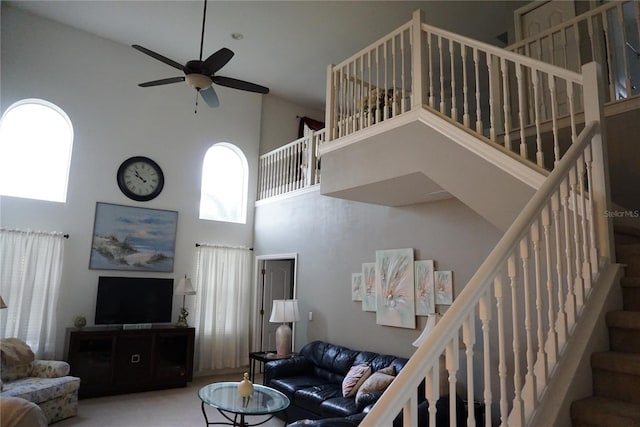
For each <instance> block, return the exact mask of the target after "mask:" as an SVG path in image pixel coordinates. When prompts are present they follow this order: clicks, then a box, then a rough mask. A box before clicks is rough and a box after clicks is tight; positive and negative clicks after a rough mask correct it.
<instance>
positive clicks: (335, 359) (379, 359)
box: [264, 341, 424, 422]
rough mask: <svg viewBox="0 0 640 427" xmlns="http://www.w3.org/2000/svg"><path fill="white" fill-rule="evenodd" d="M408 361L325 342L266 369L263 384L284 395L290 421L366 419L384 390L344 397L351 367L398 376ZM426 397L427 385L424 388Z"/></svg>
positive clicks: (307, 348)
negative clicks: (389, 369)
mask: <svg viewBox="0 0 640 427" xmlns="http://www.w3.org/2000/svg"><path fill="white" fill-rule="evenodd" d="M407 360H408V359H406V358H402V357H396V356H391V355H383V354H378V353H373V352H369V351H356V350H351V349H349V348H347V347H342V346H338V345H334V344H330V343H327V342H324V341H313V342H310V343H309V344H306V345H305V346H304V347H303V348H302V349H301V350H300V352H299V354H298V355H296V356H293V357H291V358H287V359H278V360H272V361H269V362H267V363H265V365H264V384H265V385H267V386H269V387H272V388H275V389H276V390H279V391H281V392H282V393H284V394H285V395H286V396H287V397H288V398H289V400H290V401H291V405H290V406H289V408H288V409H287V411H286V413H285V415H286V417H287V421H289V422H292V421H296V420H301V419H311V420H317V419H322V418H347V417H354V419H358V418H360V419H361V418H363V417H364V414H363V411H365V409H366V408H367V407H370V406H371V405H372V404H374V403H375V402H376V401H377V400H378V398H379V397H380V396H381V395H382V393H383V392H384V390H382V391H377V392H371V393H366V394H364V395H361V396H359V398H358V400H357V401H356V398H355V397H353V396H352V397H344V396H343V393H342V382H343V380H344V378H345V376H346V375H347V373H348V372H349V370H350V369H351V367H352V366H356V365H361V364H367V365H369V366H370V367H371V370H372V372H374V373H375V372H376V371H378V370H380V369H383V368H387V367H389V366H392V367H393V368H394V370H395V373H396V375H397V373H399V372H400V371H401V370H402V368H403V367H404V366H405V364H406V363H407ZM421 388H422V392H419V394H418V395H419V396H424V384H423V385H421Z"/></svg>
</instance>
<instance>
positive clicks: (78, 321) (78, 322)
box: [73, 316, 87, 329]
mask: <svg viewBox="0 0 640 427" xmlns="http://www.w3.org/2000/svg"><path fill="white" fill-rule="evenodd" d="M73 326H75V327H76V328H78V329H81V328H84V327H85V326H87V319H86V318H85V317H84V316H76V318H75V319H73Z"/></svg>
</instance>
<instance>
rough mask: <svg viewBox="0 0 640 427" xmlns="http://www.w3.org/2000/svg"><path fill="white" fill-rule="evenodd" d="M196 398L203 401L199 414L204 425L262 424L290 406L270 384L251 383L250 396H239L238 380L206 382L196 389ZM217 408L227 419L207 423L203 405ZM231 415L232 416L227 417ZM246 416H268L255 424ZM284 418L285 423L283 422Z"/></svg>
mask: <svg viewBox="0 0 640 427" xmlns="http://www.w3.org/2000/svg"><path fill="white" fill-rule="evenodd" d="M198 397H200V400H202V404H201V408H202V415H204V420H205V422H206V423H207V425H208V426H209V425H231V426H238V427H250V426H257V425H260V424H264V423H266V422H267V421H269V420H270V419H271V418H273V417H274V415H275V414H276V413H278V412H282V411H284V410H285V409H287V408H288V407H289V398H288V397H287V396H285V395H284V394H282V393H280V392H279V391H278V390H274V389H272V388H271V387H266V386H263V385H258V384H254V385H253V394H252V395H251V396H249V397H244V398H243V397H242V396H240V394H239V393H238V383H236V382H222V383H213V384H209V385H206V386H204V387H202V388H201V389H200V391H199V392H198ZM205 404H206V405H209V406H211V407H213V408H216V409H217V410H218V412H220V414H221V415H222V416H223V417H224V418H225V419H226V420H228V422H210V421H209V419H208V418H207V413H206V412H205V410H204V405H205ZM230 414H233V418H232V417H231V416H230ZM247 415H250V416H251V415H269V417H268V418H267V419H266V420H264V421H261V422H259V423H255V424H249V423H248V422H247V421H246V420H245V417H246V416H247ZM286 424H287V423H286V421H285V425H286Z"/></svg>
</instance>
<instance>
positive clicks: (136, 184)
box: [117, 156, 164, 201]
mask: <svg viewBox="0 0 640 427" xmlns="http://www.w3.org/2000/svg"><path fill="white" fill-rule="evenodd" d="M117 179H118V187H120V190H122V192H123V193H124V194H125V195H126V196H127V197H129V198H130V199H133V200H138V201H147V200H151V199H154V198H155V197H156V196H158V194H160V192H161V191H162V187H163V186H164V175H163V173H162V169H160V166H158V164H157V163H156V162H154V161H153V160H151V159H149V158H147V157H141V156H136V157H131V158H129V159H127V160H125V161H124V162H123V163H122V164H121V165H120V168H119V169H118V174H117Z"/></svg>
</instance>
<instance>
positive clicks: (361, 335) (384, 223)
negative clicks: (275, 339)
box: [255, 191, 502, 357]
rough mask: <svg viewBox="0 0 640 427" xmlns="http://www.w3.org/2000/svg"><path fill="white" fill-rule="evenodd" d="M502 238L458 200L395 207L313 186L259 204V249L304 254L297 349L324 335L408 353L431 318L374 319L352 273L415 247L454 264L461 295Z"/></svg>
mask: <svg viewBox="0 0 640 427" xmlns="http://www.w3.org/2000/svg"><path fill="white" fill-rule="evenodd" d="M501 236H502V233H500V232H499V231H498V230H497V229H496V228H495V227H494V226H493V225H491V224H489V223H488V222H487V221H485V220H484V219H482V218H481V217H480V216H479V215H477V214H476V213H474V212H473V211H472V210H471V209H469V208H467V207H466V206H464V205H463V204H462V203H461V202H459V201H457V200H455V199H448V200H443V201H439V202H432V203H425V204H421V205H414V206H410V207H402V208H392V207H386V206H378V205H371V204H366V203H358V202H351V201H346V200H341V199H335V198H331V197H327V196H321V195H320V194H319V192H318V191H313V192H310V193H306V194H303V195H300V196H295V197H291V198H288V199H285V200H284V201H281V202H276V203H269V202H266V203H260V204H259V206H257V207H256V218H255V238H256V246H255V254H256V255H270V254H283V253H297V254H298V265H297V269H298V277H297V297H298V299H299V300H300V318H301V320H300V322H297V323H296V332H295V334H296V337H295V342H296V347H297V350H299V349H300V347H301V346H302V345H304V344H305V343H307V342H309V341H312V340H315V339H321V340H325V341H329V342H332V343H335V344H341V345H345V346H347V347H351V348H353V349H356V350H371V351H376V352H381V353H386V354H395V355H399V356H405V357H408V356H410V355H411V354H412V353H413V351H414V350H415V348H414V347H412V346H411V343H412V342H413V341H414V340H415V339H416V338H417V337H418V335H419V334H420V332H421V331H422V329H423V328H424V324H425V321H426V318H425V317H419V318H418V325H417V326H418V328H417V329H403V328H395V327H389V326H380V325H376V318H375V313H372V312H363V311H362V309H361V303H359V302H353V301H351V273H356V272H359V271H361V268H362V263H364V262H375V251H376V250H377V249H398V248H414V249H415V251H414V252H415V259H416V260H418V259H433V260H435V261H436V269H439V270H453V274H454V294H455V295H458V294H459V293H460V292H461V291H462V289H463V287H464V285H465V284H466V283H467V281H468V280H469V279H470V278H471V276H472V275H473V273H475V271H476V270H477V268H478V267H479V266H480V264H481V263H482V261H484V259H485V258H486V256H487V255H488V254H489V252H490V251H491V250H492V249H493V247H494V246H495V244H496V243H497V242H498V240H499V238H500V237H501ZM443 308H444V309H446V307H443ZM309 311H312V312H313V320H312V321H309V320H308V312H309Z"/></svg>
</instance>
